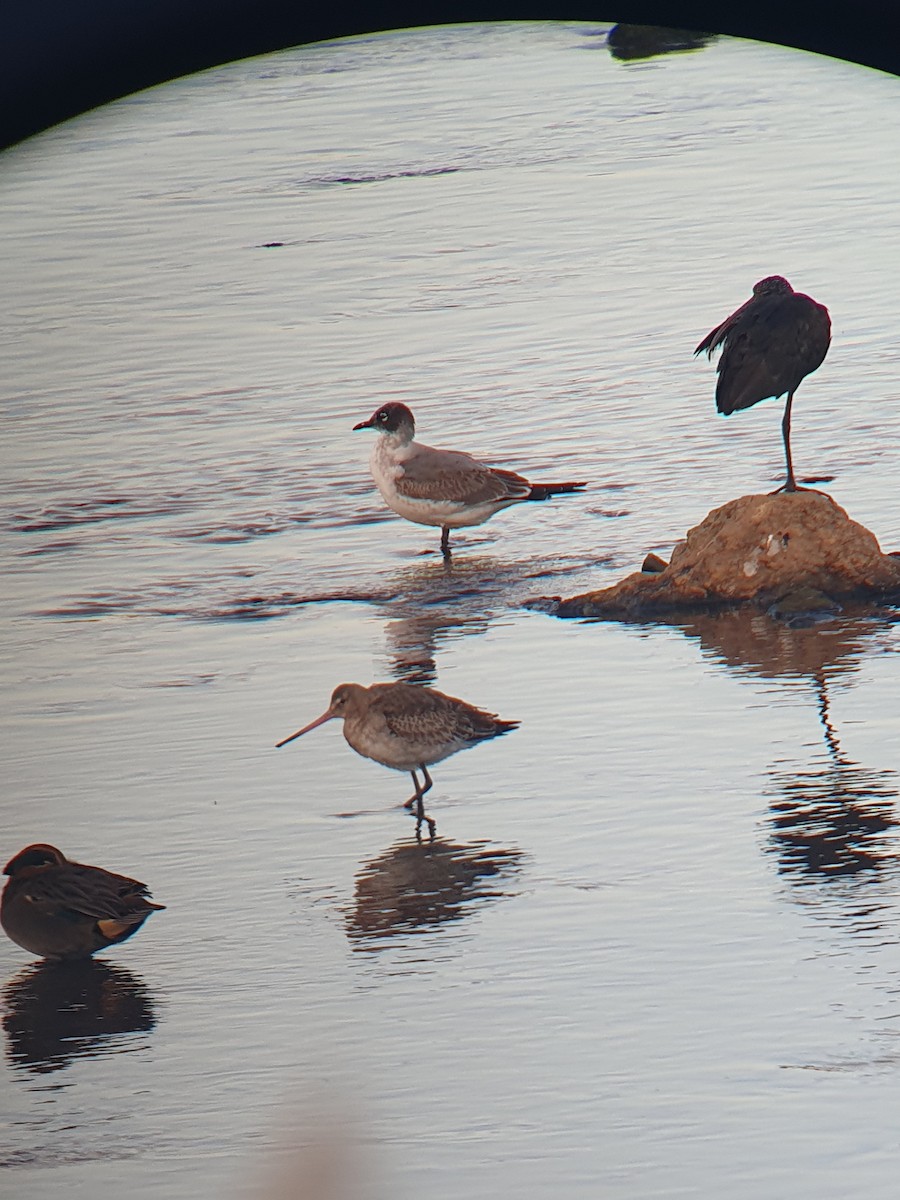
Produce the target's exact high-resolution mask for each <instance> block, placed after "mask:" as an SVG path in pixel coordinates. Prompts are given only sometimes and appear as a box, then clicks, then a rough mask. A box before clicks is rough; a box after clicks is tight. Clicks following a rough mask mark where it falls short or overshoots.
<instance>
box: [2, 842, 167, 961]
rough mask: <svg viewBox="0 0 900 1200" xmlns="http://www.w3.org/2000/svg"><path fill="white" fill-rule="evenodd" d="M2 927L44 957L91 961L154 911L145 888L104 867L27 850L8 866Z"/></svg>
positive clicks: (46, 849) (42, 848) (50, 849)
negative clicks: (89, 959) (96, 954)
mask: <svg viewBox="0 0 900 1200" xmlns="http://www.w3.org/2000/svg"><path fill="white" fill-rule="evenodd" d="M3 873H4V875H8V876H9V882H8V883H7V885H6V887H5V888H4V889H3V899H2V901H0V924H2V926H3V928H4V929H5V930H6V933H7V934H8V935H9V937H10V938H12V940H13V941H14V942H16V944H17V945H19V946H21V947H22V948H23V949H25V950H30V951H31V953H32V954H38V955H40V956H41V958H50V959H73V958H90V956H91V955H92V954H94V953H95V952H96V951H97V950H103V949H105V948H106V947H107V946H112V945H115V944H116V943H117V942H124V941H125V939H126V938H130V937H131V935H132V934H133V933H137V931H138V930H139V929H140V927H141V926H142V925H143V923H144V922H145V921H146V920H147V918H148V917H149V916H150V914H151V913H152V912H156V911H158V910H159V909H162V908H165V905H164V904H154V903H153V901H152V900H149V899H148V895H149V892H148V888H147V885H146V884H143V883H139V882H138V880H136V879H129V878H128V877H127V876H125V875H114V874H113V873H112V872H111V871H104V870H103V868H102V867H88V866H85V865H84V864H83V863H77V862H70V861H69V859H67V858H66V856H65V855H64V854H63V853H62V851H61V850H57V849H56V847H55V846H47V845H44V844H43V843H40V844H37V845H34V846H26V847H25V849H24V850H20V851H19V853H18V854H17V855H16V856H15V857H14V858H12V859H10V861H9V862H8V863H7V864H6V866H5V867H4V868H3Z"/></svg>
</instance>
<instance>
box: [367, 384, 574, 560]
mask: <svg viewBox="0 0 900 1200" xmlns="http://www.w3.org/2000/svg"><path fill="white" fill-rule="evenodd" d="M353 428H354V429H375V430H377V431H378V433H379V434H380V435H381V436H380V437H379V438H378V440H377V441H376V443H375V447H374V449H373V450H372V457H371V460H370V467H371V471H372V478H373V479H374V480H375V483H376V485H377V487H378V490H379V491H380V492H381V494H382V496H383V497H384V500H385V503H386V504H387V506H388V508H391V509H393V510H394V512H395V513H397V514H398V516H401V517H405V518H406V520H407V521H414V522H415V523H416V524H417V525H439V526H440V529H441V553H442V554H443V555H444V557H445V558H449V557H450V530H451V529H459V528H462V527H463V526H465V525H480V524H481V523H482V521H486V520H487V519H488V518H489V517H492V516H493V515H494V513H497V512H499V511H500V510H501V509H502V508H509V506H510V505H511V504H520V503H522V502H523V501H525V500H547V499H548V498H549V497H550V496H555V495H557V494H561V493H565V492H576V491H579V490H580V489H581V488H583V487H584V486H585V485H584V484H583V483H531V482H529V480H527V479H525V478H524V477H523V476H522V475H517V474H516V472H515V471H505V470H503V469H502V468H500V467H489V466H487V465H486V464H485V463H482V462H479V461H478V459H477V458H473V457H472V456H471V454H465V453H463V451H461V450H438V449H436V448H435V447H433V446H425V445H423V444H422V443H421V442H417V441H415V432H416V423H415V419H414V418H413V415H412V413H411V412H410V410H409V409H408V408H407V407H406V405H405V404H400V403H399V402H398V401H395V400H392V401H391V402H390V403H388V404H383V405H382V406H381V407H380V408H378V409H376V411H375V412H374V413H373V414H372V416H371V417H370V418H369V419H368V421H361V422H360V423H359V424H358V425H354V426H353Z"/></svg>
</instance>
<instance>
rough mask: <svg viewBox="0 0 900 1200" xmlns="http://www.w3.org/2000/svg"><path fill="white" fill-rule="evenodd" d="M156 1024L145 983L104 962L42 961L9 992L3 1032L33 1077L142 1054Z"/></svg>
mask: <svg viewBox="0 0 900 1200" xmlns="http://www.w3.org/2000/svg"><path fill="white" fill-rule="evenodd" d="M155 1025H156V1016H155V1012H154V1005H153V1001H152V999H151V996H150V993H149V992H148V990H147V987H146V985H145V984H144V982H143V981H142V980H141V979H140V978H139V977H138V976H137V975H134V974H132V972H131V971H128V970H126V969H125V968H124V967H122V966H118V965H114V964H112V963H108V962H104V961H102V960H100V959H80V960H78V961H74V962H63V963H57V962H39V963H35V964H33V965H30V966H27V967H25V968H24V969H23V970H21V971H19V972H18V974H16V975H15V976H13V978H12V979H11V980H10V981H9V982H8V983H7V984H6V986H5V987H4V989H3V1029H4V1032H5V1034H6V1049H7V1056H8V1058H9V1061H10V1063H11V1064H12V1065H13V1066H16V1067H21V1068H23V1069H25V1070H27V1071H29V1072H31V1073H32V1074H46V1073H49V1072H52V1071H59V1070H61V1069H62V1068H63V1067H67V1066H68V1065H69V1063H70V1062H71V1061H72V1060H73V1059H76V1058H92V1057H96V1056H97V1055H99V1054H103V1053H109V1052H112V1051H123V1050H136V1049H139V1048H141V1047H143V1046H144V1045H145V1044H146V1042H145V1041H144V1039H138V1038H133V1037H128V1036H127V1035H129V1034H136V1033H149V1032H150V1031H151V1030H152V1029H153V1028H154V1027H155Z"/></svg>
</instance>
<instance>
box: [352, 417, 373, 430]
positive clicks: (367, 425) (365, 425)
mask: <svg viewBox="0 0 900 1200" xmlns="http://www.w3.org/2000/svg"><path fill="white" fill-rule="evenodd" d="M374 428H375V418H374V417H369V419H368V421H360V423H359V424H358V425H354V426H353V429H354V431H355V430H357V429H374Z"/></svg>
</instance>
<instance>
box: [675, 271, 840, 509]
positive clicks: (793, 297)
mask: <svg viewBox="0 0 900 1200" xmlns="http://www.w3.org/2000/svg"><path fill="white" fill-rule="evenodd" d="M830 344H831V318H830V317H829V315H828V309H827V308H826V307H825V306H824V305H823V304H818V303H817V302H816V301H815V300H813V299H812V297H811V296H805V295H804V294H803V293H802V292H795V291H794V289H793V288H792V287H791V285H790V284H789V283H788V281H787V280H786V279H783V278H782V277H781V276H780V275H769V276H768V277H767V278H765V279H760V281H759V282H758V283H756V284H754V285H753V295H752V296H751V297H750V299H749V300H747V301H746V303H744V304H742V305H741V307H740V308H738V309H736V310H735V311H734V312H733V313H732V314H731V316H729V317H726V318H725V320H724V321H723V322H722V324H721V325H717V326H716V327H715V329H712V330H710V332H709V333H708V334H707V335H706V337H705V338H704V339H703V341H702V342H701V343H700V345H699V346H698V347H697V349H696V350H695V351H694V354H702V353H703V351H704V350H705V351H706V353H707V355H708V357H710V358H712V356H713V352H714V351H715V350H716V349H718V347H719V346H721V347H722V356H721V358H720V359H719V365H718V366H717V367H716V370H717V372H718V376H719V379H718V382H717V384H716V407H717V408H718V410H719V412H720V413H724V414H725V416H728V415H729V413H733V412H737V411H738V410H739V409H742V408H750V407H751V406H752V405H754V404H757V403H759V401H760V400H767V399H770V398H777V397H778V396H783V395H784V394H785V392H787V402H786V403H785V406H784V417H783V418H782V422H781V434H782V438H783V439H784V456H785V461H786V464H787V479H786V481H785V483H784V486H783V487H782V488H781V489H779V490H781V491H785V492H796V491H797V481H796V480H795V478H794V465H793V461H792V459H791V405H792V404H793V402H794V393H795V392H796V390H797V388H798V387H799V386H800V384H801V383H802V381H803V380H804V379H805V378H806V376H807V375H809V374H811V373H812V372H813V371H815V370H816V369H817V368H818V367H820V366H821V365H822V363H823V362H824V360H825V355H826V354H827V353H828V347H829V345H830Z"/></svg>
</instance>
